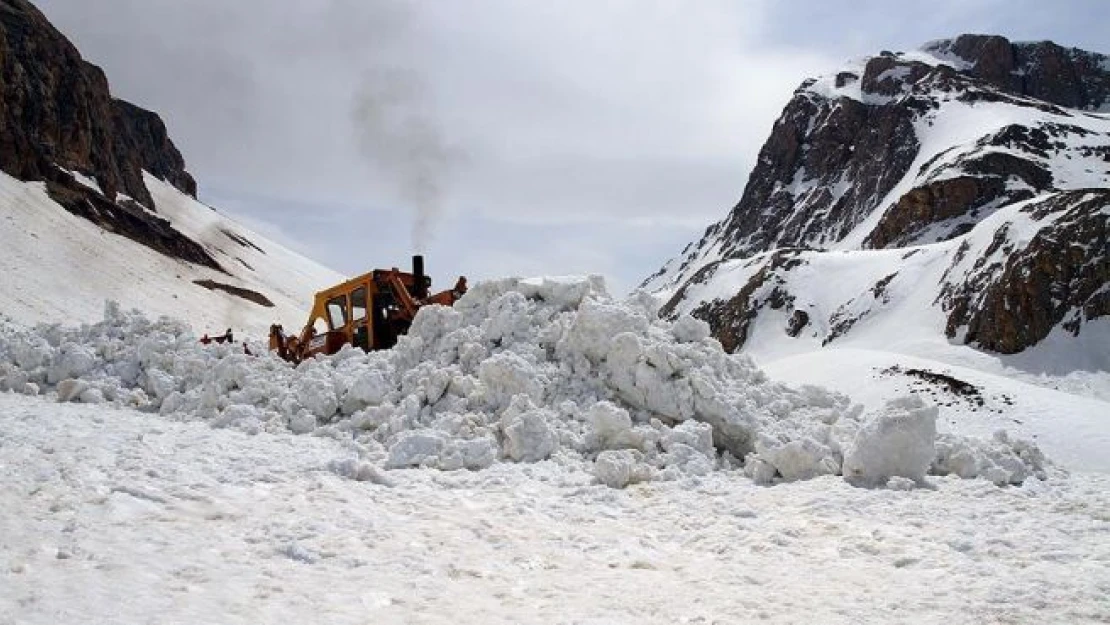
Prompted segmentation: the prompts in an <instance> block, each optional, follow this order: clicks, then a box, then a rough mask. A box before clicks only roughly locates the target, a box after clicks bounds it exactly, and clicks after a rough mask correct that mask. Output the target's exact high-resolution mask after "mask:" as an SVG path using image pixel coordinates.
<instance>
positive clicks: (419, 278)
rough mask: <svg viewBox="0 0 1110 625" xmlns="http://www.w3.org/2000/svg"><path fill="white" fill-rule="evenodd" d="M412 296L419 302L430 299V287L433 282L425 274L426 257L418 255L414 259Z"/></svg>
mask: <svg viewBox="0 0 1110 625" xmlns="http://www.w3.org/2000/svg"><path fill="white" fill-rule="evenodd" d="M412 282H413V285H412V296H413V297H414V298H416V299H418V300H420V299H424V298H426V297H428V287H429V286H431V283H432V281H431V280H429V279H428V276H427V275H426V274H425V273H424V257H423V256H422V255H420V254H417V255H415V256H413V257H412Z"/></svg>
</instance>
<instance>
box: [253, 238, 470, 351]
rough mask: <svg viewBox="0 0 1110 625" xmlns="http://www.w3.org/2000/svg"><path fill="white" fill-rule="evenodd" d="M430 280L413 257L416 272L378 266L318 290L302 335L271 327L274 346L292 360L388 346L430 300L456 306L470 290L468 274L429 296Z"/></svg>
mask: <svg viewBox="0 0 1110 625" xmlns="http://www.w3.org/2000/svg"><path fill="white" fill-rule="evenodd" d="M431 285H432V280H431V278H429V277H428V275H427V274H425V273H424V257H423V256H413V257H412V272H411V273H409V272H403V271H400V270H399V269H397V268H396V267H394V268H393V269H375V270H374V271H371V272H369V273H365V274H362V275H361V276H358V277H356V278H351V279H350V280H347V281H346V282H343V283H341V284H337V285H335V286H333V287H330V288H328V289H324V290H323V291H320V292H319V293H317V294H316V298H315V300H314V302H313V304H312V312H311V313H309V315H308V322H307V323H305V326H304V329H303V330H301V333H300V335H298V336H289V335H286V334H285V331H284V329H283V328H282V327H281V326H280V325H278V324H274V325H272V326H270V350H271V351H274V352H276V353H277V354H278V355H279V356H281V357H282V358H283V359H285V360H288V361H289V362H292V363H294V364H297V363H300V362H301V361H302V360H304V359H306V358H312V357H313V356H316V355H318V354H334V353H336V352H338V351H339V350H341V349H343V346H344V345H353V346H354V347H359V348H362V349H364V350H366V351H371V350H375V349H389V348H390V347H393V345H395V344H396V343H397V337H399V336H401V335H403V334H405V333H406V332H408V329H409V326H410V325H412V320H413V318H414V317H416V312H417V311H418V310H420V308H421V307H422V306H427V305H429V304H442V305H444V306H451V305H453V304H454V303H455V302H456V301H457V300H458V299H459V298H460V297H462V296H463V294H464V293H466V278H465V277H463V276H460V277H459V279H458V281H457V282H456V283H455V286H454V288H452V289H449V290H447V291H443V292H440V293H436V294H435V295H429V294H428V291H429V290H430V288H431Z"/></svg>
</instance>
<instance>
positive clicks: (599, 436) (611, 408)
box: [586, 401, 642, 450]
mask: <svg viewBox="0 0 1110 625" xmlns="http://www.w3.org/2000/svg"><path fill="white" fill-rule="evenodd" d="M586 422H587V423H589V426H590V431H589V435H588V440H587V443H586V444H587V446H588V447H589V448H590V449H599V450H600V449H620V448H625V447H639V446H640V442H641V441H642V437H637V436H636V434H635V433H634V432H633V431H632V417H630V416H629V415H628V411H627V410H625V409H624V408H621V407H619V406H617V405H615V404H613V403H612V402H608V401H599V402H597V403H596V404H594V405H593V406H591V407H590V409H589V410H588V411H586Z"/></svg>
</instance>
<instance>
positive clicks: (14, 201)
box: [0, 172, 342, 336]
mask: <svg viewBox="0 0 1110 625" xmlns="http://www.w3.org/2000/svg"><path fill="white" fill-rule="evenodd" d="M75 175H76V174H75ZM78 180H80V181H82V182H83V183H84V184H86V185H88V186H90V188H94V189H96V188H97V187H96V186H95V182H94V181H91V180H88V179H84V178H82V177H78ZM145 181H146V185H147V188H148V189H149V190H150V192H151V195H152V196H153V197H154V201H155V205H156V209H157V212H156V215H157V216H158V217H160V218H163V219H169V220H170V222H171V223H172V224H173V226H174V227H175V228H176V229H178V230H179V231H180V232H182V233H183V234H185V235H187V236H189V237H190V238H192V239H194V240H195V241H197V242H198V243H200V244H201V245H203V246H204V247H205V248H206V249H207V250H208V251H209V253H210V254H211V255H212V256H213V257H214V258H215V259H216V260H217V262H219V263H220V265H221V266H223V267H224V269H226V270H227V271H228V272H230V273H231V274H232V275H226V274H223V273H219V272H216V271H214V270H210V269H208V268H205V267H200V266H197V265H193V264H189V263H185V262H182V261H179V260H175V259H172V258H168V257H166V256H163V255H161V254H159V253H157V252H155V251H154V250H152V249H150V248H148V247H146V246H143V245H140V244H138V243H135V242H134V241H131V240H130V239H127V238H124V237H122V236H118V235H116V234H112V233H109V232H106V231H104V230H103V229H102V228H100V227H99V226H97V225H96V224H94V223H92V222H90V221H88V220H86V219H84V218H82V217H78V216H76V215H73V214H71V213H69V212H67V211H66V210H65V209H64V208H62V207H61V206H59V205H58V204H56V203H55V202H54V201H53V200H51V199H50V197H49V196H48V195H47V193H46V190H45V188H44V186H43V184H42V183H27V182H21V181H19V180H16V179H15V178H12V177H10V176H8V175H7V174H4V173H2V172H0V206H3V207H4V217H3V218H0V240H2V241H4V246H3V248H2V249H0V292H3V293H4V296H5V297H4V309H3V314H4V315H6V316H8V317H9V318H11V319H13V320H15V321H18V322H21V323H24V324H33V323H37V322H40V321H46V322H60V323H80V322H95V321H97V320H99V319H100V316H101V313H102V312H103V309H104V301H105V299H112V300H116V301H119V302H121V303H122V304H123V305H124V306H125V307H141V308H142V309H143V310H144V311H146V312H147V314H149V315H151V316H158V315H169V316H173V317H176V318H185V319H189V320H190V321H191V322H192V323H194V324H196V327H197V328H198V330H199V331H201V332H216V333H221V334H222V333H223V331H224V330H225V329H227V328H228V327H231V328H233V329H234V330H235V332H237V333H239V334H243V333H244V332H246V333H250V334H254V335H256V336H257V335H263V334H265V333H266V331H267V329H268V328H269V325H270V324H271V323H275V322H276V323H283V324H285V325H286V327H294V328H299V327H300V325H301V324H303V323H304V319H305V316H306V311H307V310H308V307H309V306H310V304H311V302H312V296H313V294H314V293H315V292H316V291H318V290H319V289H321V288H324V287H326V286H329V285H331V284H335V283H336V282H339V281H340V280H342V277H341V276H340V275H339V274H337V273H335V272H333V271H330V270H328V269H325V268H324V267H321V266H319V265H317V264H315V263H313V262H311V261H309V260H307V259H305V258H303V257H301V256H299V255H297V254H295V253H293V252H290V251H289V250H286V249H285V248H283V247H281V246H279V245H276V244H274V243H271V242H269V241H267V240H266V239H264V238H263V237H261V236H259V235H257V234H255V233H253V232H251V231H249V230H247V229H245V228H243V227H242V226H240V225H238V224H237V223H235V222H233V221H232V220H230V219H228V218H226V217H224V216H222V215H220V214H219V213H217V212H216V211H214V210H212V209H211V208H209V207H207V206H205V205H203V204H201V203H199V202H197V201H196V200H194V199H192V198H191V197H188V196H186V195H184V194H182V193H181V192H180V191H178V190H177V189H175V188H173V187H172V186H170V185H168V184H166V183H165V182H162V181H161V180H159V179H157V178H155V177H153V176H151V175H149V174H147V175H145ZM225 231H226V232H228V233H231V234H233V235H235V236H237V237H239V238H241V239H242V240H244V241H249V242H250V243H252V244H253V245H255V246H257V249H256V248H254V247H249V246H244V245H241V244H239V243H237V242H235V241H234V240H232V239H231V238H229V237H228V235H227V234H226V233H225ZM248 266H249V269H248ZM203 279H211V280H214V281H216V282H219V283H224V284H231V285H234V286H239V287H243V288H248V289H251V290H254V291H257V292H260V293H262V294H264V295H265V296H266V297H268V298H269V299H270V300H271V301H272V302H273V303H274V304H275V306H274V308H265V307H262V306H259V305H257V304H254V303H252V302H248V301H247V300H244V299H241V298H238V297H234V296H231V295H228V294H226V293H223V292H221V291H210V290H207V289H205V288H203V287H200V286H198V285H196V284H194V283H193V282H194V280H203Z"/></svg>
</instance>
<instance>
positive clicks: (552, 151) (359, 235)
mask: <svg viewBox="0 0 1110 625" xmlns="http://www.w3.org/2000/svg"><path fill="white" fill-rule="evenodd" d="M40 6H41V7H42V8H43V10H44V11H45V12H46V13H47V15H48V16H49V17H50V18H51V19H52V20H53V21H54V22H55V24H56V25H58V26H59V27H60V28H61V29H62V30H63V32H65V33H67V34H68V35H69V36H70V37H71V38H72V39H74V41H75V43H77V45H78V46H79V48H80V49H81V50H82V51H83V53H84V54H85V56H86V57H87V58H89V59H90V60H92V61H93V62H96V63H98V64H101V65H102V66H103V67H104V68H105V70H106V72H107V74H108V77H109V80H110V81H111V83H112V86H113V89H114V90H115V91H116V92H117V93H118V94H120V95H122V96H123V97H126V98H129V99H131V100H133V101H136V102H137V103H139V104H142V105H144V106H147V107H150V108H153V109H155V110H157V111H159V112H160V113H162V114H163V116H164V117H165V118H166V120H167V123H168V124H169V126H170V131H171V133H172V135H173V137H174V139H175V140H176V141H177V143H178V144H179V146H180V147H181V148H182V151H183V152H184V154H185V157H186V159H187V161H188V163H189V166H190V169H191V170H192V171H193V173H194V174H196V176H197V177H198V179H199V182H200V184H201V192H202V196H203V197H205V198H206V199H208V200H210V201H211V203H213V204H215V205H217V206H222V207H223V208H224V209H225V210H230V211H232V212H234V213H235V214H238V215H241V216H244V218H246V219H248V220H249V221H251V222H252V223H254V224H256V225H257V226H258V227H260V228H264V229H266V230H267V233H268V234H271V235H272V236H275V237H278V238H283V239H284V240H286V241H289V242H292V243H293V244H295V245H296V246H298V248H299V249H301V250H305V251H306V252H308V253H309V254H310V255H311V256H313V257H315V258H316V259H317V260H320V261H322V262H324V263H325V264H328V265H331V266H333V267H335V268H336V269H339V270H341V271H346V272H350V273H354V272H358V271H361V270H364V269H366V268H367V267H370V266H377V265H391V264H397V263H403V262H404V258H406V257H407V255H408V254H410V253H411V252H413V251H414V249H415V248H418V247H426V248H427V249H424V250H423V251H425V252H427V253H428V254H429V262H430V268H431V269H432V270H433V272H435V271H443V272H444V274H447V273H452V274H454V273H469V274H472V275H474V276H475V277H487V276H494V275H504V274H506V273H532V272H542V273H555V274H559V273H568V272H583V271H596V272H604V273H606V274H608V275H610V277H611V278H612V281H613V282H614V284H615V286H616V287H617V288H624V287H630V286H632V285H633V284H634V283H636V282H638V281H639V279H640V278H641V277H643V276H644V275H646V274H648V273H651V272H652V271H654V270H655V269H656V268H657V266H658V265H660V264H661V263H662V262H663V260H665V258H666V257H667V256H669V255H672V254H674V253H675V252H677V251H678V249H679V248H680V247H681V245H682V244H683V243H684V242H685V241H686V240H688V239H690V238H693V237H696V236H697V235H699V234H700V233H701V231H702V230H703V229H704V228H705V226H706V225H708V224H709V223H710V222H712V221H715V220H717V219H719V218H720V217H722V216H723V215H724V214H725V213H726V211H727V210H728V208H729V207H731V205H732V204H733V203H734V202H735V201H736V199H737V198H738V197H739V195H740V192H741V191H742V189H743V186H744V182H745V177H746V174H747V171H748V170H749V169H750V167H751V166H752V164H753V163H754V160H755V158H756V155H757V153H758V150H759V147H760V145H761V144H762V142H763V140H764V139H765V138H766V136H767V134H768V132H769V130H770V128H771V125H772V123H773V121H774V119H775V118H776V117H777V115H778V113H779V111H780V110H781V108H782V106H783V105H784V104H785V103H786V101H787V100H788V99H789V97H790V94H791V92H792V91H793V89H794V88H795V87H796V86H797V84H798V83H799V82H800V81H801V80H803V79H804V78H805V77H807V76H810V75H815V74H819V73H823V72H827V71H830V70H832V69H834V68H835V67H836V66H837V65H838V64H839V63H840V62H841V61H843V60H844V59H845V58H848V57H853V56H860V55H864V54H870V53H874V52H877V51H878V50H881V49H907V48H912V47H915V46H917V45H919V44H920V43H922V42H924V41H926V40H930V39H935V38H938V37H943V36H950V35H954V34H958V33H960V32H968V31H981V32H982V31H986V32H1000V33H1002V34H1005V35H1008V36H1011V37H1015V38H1018V39H1030V38H1050V39H1055V40H1057V41H1059V42H1061V43H1067V44H1074V45H1084V46H1088V47H1099V46H1105V43H1104V39H1105V33H1104V32H1103V31H1104V24H1105V22H1106V18H1107V17H1108V16H1107V8H1108V5H1107V4H1106V3H1105V2H1104V0H1075V1H1073V2H1054V3H1043V2H1037V1H1032V0H1012V1H1011V0H1006V1H1004V2H1003V1H1001V0H937V1H935V2H931V3H930V4H929V8H928V10H925V9H923V8H920V7H919V6H911V5H909V4H908V3H907V4H904V5H903V4H899V3H891V2H887V1H883V2H878V1H873V0H858V1H857V0H851V1H849V0H804V1H803V0H799V1H795V2H772V1H770V0H748V1H744V0H704V1H699V2H696V3H691V2H686V1H679V0H672V1H662V2H651V3H645V2H640V1H638V0H611V1H607V2H592V1H586V0H582V1H568V2H517V1H515V0H463V1H459V2H414V1H405V0H392V1H386V0H298V1H297V2H280V3H275V2H273V1H272V0H236V1H235V2H226V1H216V0H190V1H189V2H180V1H179V0H172V1H171V0H97V1H96V2H89V1H88V0H41V2H40ZM383 72H385V74H383ZM390 72H399V75H401V76H404V78H403V80H401V81H400V83H401V84H402V85H406V86H405V87H404V89H401V95H403V96H404V97H402V98H401V99H400V100H398V99H397V95H398V94H397V93H396V92H395V91H396V90H395V89H394V85H393V83H389V82H388V81H387V82H386V83H384V85H385V86H384V87H383V83H382V82H381V78H382V76H383V75H386V76H388V75H389V73H390ZM394 75H398V74H394ZM406 90H407V92H406ZM383 103H385V104H386V106H383ZM399 114H400V115H399ZM406 115H407V117H406ZM356 120H357V121H358V122H359V123H358V124H356V123H354V122H355V121H356ZM368 131H369V132H368ZM459 153H461V154H463V155H465V158H464V159H463V161H462V163H460V162H459V160H458V159H456V158H455V155H456V154H459ZM367 155H369V156H370V158H369V159H367V158H366V157H367ZM402 165H404V166H403V167H402ZM412 165H415V166H412ZM421 194H426V195H427V197H424V196H422V195H421ZM421 202H425V203H427V206H431V207H436V206H438V207H439V210H438V212H437V213H436V214H437V215H438V217H437V222H436V223H437V225H436V227H435V228H434V231H435V234H436V236H434V237H433V238H430V239H429V240H428V241H427V242H425V243H424V244H423V245H419V244H416V243H414V242H413V241H412V239H413V237H412V235H411V234H410V233H409V230H411V218H410V215H411V211H412V210H414V208H413V207H414V206H417V205H419V204H420V203H421ZM428 214H431V213H428ZM449 278H450V276H446V275H444V277H443V278H442V279H449ZM438 279H440V278H437V280H438Z"/></svg>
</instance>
